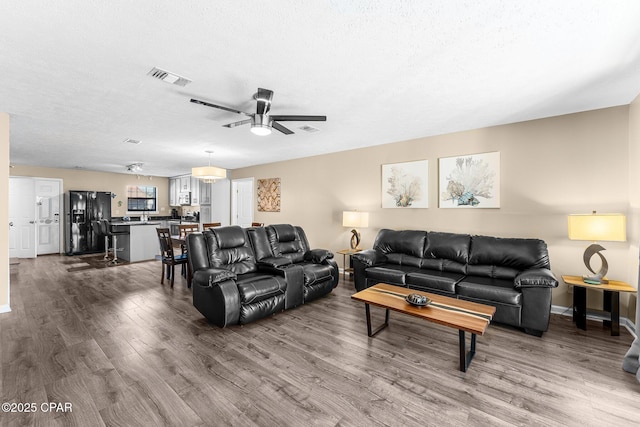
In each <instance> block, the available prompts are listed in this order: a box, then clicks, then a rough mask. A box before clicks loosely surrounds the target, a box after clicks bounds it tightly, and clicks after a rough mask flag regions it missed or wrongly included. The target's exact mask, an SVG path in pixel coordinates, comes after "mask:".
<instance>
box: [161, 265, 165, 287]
mask: <svg viewBox="0 0 640 427" xmlns="http://www.w3.org/2000/svg"><path fill="white" fill-rule="evenodd" d="M160 284H161V285H164V262H163V263H162V276H160Z"/></svg>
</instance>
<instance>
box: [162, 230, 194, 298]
mask: <svg viewBox="0 0 640 427" xmlns="http://www.w3.org/2000/svg"><path fill="white" fill-rule="evenodd" d="M156 231H157V233H158V240H159V241H160V251H161V252H162V277H161V279H160V284H163V285H164V276H165V265H166V266H167V267H166V268H167V270H166V275H167V278H168V279H169V278H170V279H171V287H172V288H173V282H174V279H175V275H176V274H175V266H176V265H181V266H182V267H183V268H186V272H187V287H191V271H190V270H189V268H188V266H187V253H186V252H185V253H182V254H179V255H176V254H175V253H174V250H173V241H172V239H171V231H170V230H169V229H168V228H156Z"/></svg>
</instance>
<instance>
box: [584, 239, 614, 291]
mask: <svg viewBox="0 0 640 427" xmlns="http://www.w3.org/2000/svg"><path fill="white" fill-rule="evenodd" d="M604 250H606V249H605V248H603V247H602V246H600V245H599V244H597V243H593V244H592V245H589V247H588V248H587V249H586V250H585V251H584V255H583V256H582V259H583V261H584V265H585V266H586V267H587V269H588V270H589V271H590V272H592V273H593V274H594V275H593V276H582V280H583V281H584V282H585V283H589V284H591V285H601V284H606V283H609V280H607V279H605V278H604V276H606V274H607V272H608V271H609V263H608V262H607V260H606V258H605V257H604V256H603V255H602V254H601V253H600V252H601V251H604ZM594 255H598V256H599V257H600V262H601V263H602V264H601V266H600V270H599V271H594V270H593V268H592V267H591V257H593V256H594Z"/></svg>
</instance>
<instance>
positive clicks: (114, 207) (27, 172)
mask: <svg viewBox="0 0 640 427" xmlns="http://www.w3.org/2000/svg"><path fill="white" fill-rule="evenodd" d="M11 176H32V177H39V178H59V179H62V180H63V191H65V192H66V191H69V190H92V191H110V192H112V193H114V194H115V195H116V198H115V199H112V200H111V215H112V216H124V215H126V214H127V185H153V186H156V187H157V188H158V208H159V209H158V214H157V215H158V216H167V215H169V214H170V212H171V208H170V207H169V180H168V178H163V177H157V176H154V177H151V179H149V177H146V176H140V177H139V178H138V175H134V174H123V173H108V172H93V171H85V170H76V169H57V168H44V167H33V166H20V165H14V167H13V168H12V169H11ZM118 202H122V203H121V204H122V206H118ZM154 215H155V214H154Z"/></svg>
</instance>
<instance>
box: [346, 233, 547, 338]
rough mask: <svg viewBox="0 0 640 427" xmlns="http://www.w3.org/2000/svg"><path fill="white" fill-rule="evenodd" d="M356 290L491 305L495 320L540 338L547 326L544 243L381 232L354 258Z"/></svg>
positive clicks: (451, 234)
mask: <svg viewBox="0 0 640 427" xmlns="http://www.w3.org/2000/svg"><path fill="white" fill-rule="evenodd" d="M353 269H354V281H355V286H356V289H357V290H359V291H360V290H362V289H365V288H367V287H369V286H373V285H374V284H376V283H389V284H394V285H398V286H404V287H408V288H411V289H416V290H421V291H425V292H431V293H437V294H441V295H446V296H449V297H453V298H460V299H465V300H469V301H475V302H479V303H482V304H487V305H492V306H494V307H496V313H495V316H494V319H493V320H494V321H496V322H500V323H505V324H508V325H512V326H516V327H520V328H522V329H524V331H525V332H527V333H529V334H532V335H536V336H542V334H543V332H545V331H546V330H547V329H548V327H549V314H550V312H551V289H552V288H555V287H557V286H558V281H557V280H556V278H555V276H554V275H553V273H552V272H551V270H550V266H549V254H548V252H547V245H546V243H545V242H544V241H542V240H538V239H514V238H498V237H489V236H471V235H468V234H455V233H443V232H435V231H429V232H427V231H417V230H404V231H394V230H388V229H383V230H380V232H379V233H378V235H377V236H376V239H375V242H374V244H373V249H369V250H365V251H362V252H359V253H357V254H354V255H353Z"/></svg>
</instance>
